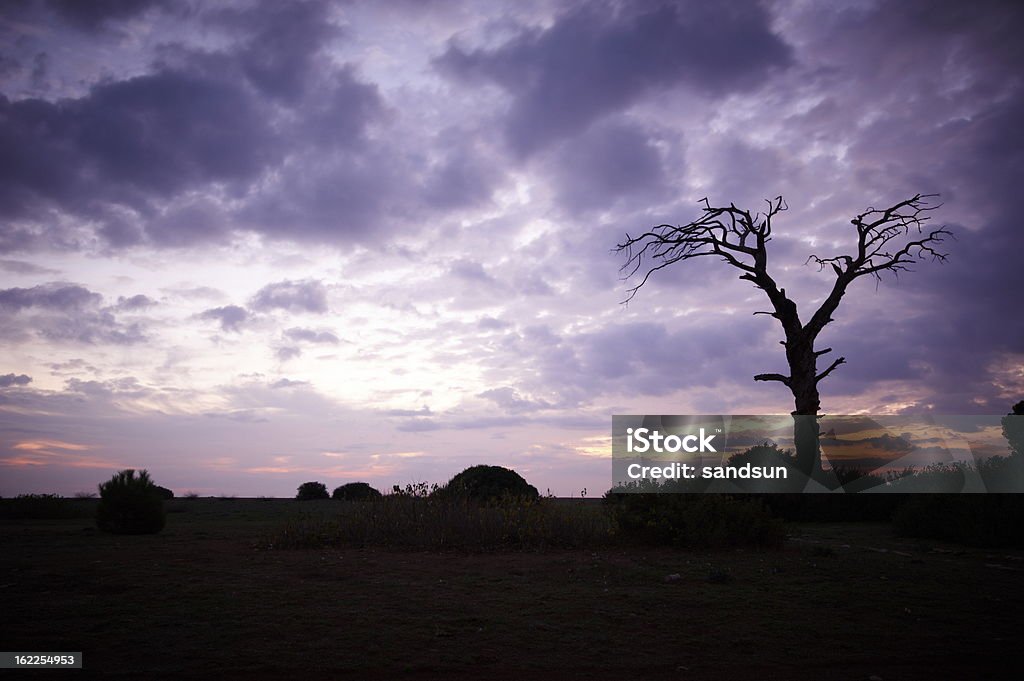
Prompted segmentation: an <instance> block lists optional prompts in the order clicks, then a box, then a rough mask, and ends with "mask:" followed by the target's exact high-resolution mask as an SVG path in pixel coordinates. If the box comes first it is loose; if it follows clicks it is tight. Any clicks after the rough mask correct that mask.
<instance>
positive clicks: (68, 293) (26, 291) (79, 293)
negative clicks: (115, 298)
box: [0, 283, 103, 312]
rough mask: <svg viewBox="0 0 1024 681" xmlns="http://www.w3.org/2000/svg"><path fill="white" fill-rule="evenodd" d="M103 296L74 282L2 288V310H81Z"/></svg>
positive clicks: (0, 296)
mask: <svg viewBox="0 0 1024 681" xmlns="http://www.w3.org/2000/svg"><path fill="white" fill-rule="evenodd" d="M102 300H103V296H101V295H100V294H98V293H94V292H92V291H90V290H89V289H87V288H85V287H83V286H77V285H74V284H60V283H51V284H42V285H39V286H33V287H32V288H9V289H3V290H0V310H8V311H13V312H17V311H20V310H24V309H28V308H33V307H34V308H42V309H46V310H58V311H69V310H81V309H83V308H87V307H90V306H95V305H98V304H99V303H100V302H101V301H102Z"/></svg>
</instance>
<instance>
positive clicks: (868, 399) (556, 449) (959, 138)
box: [0, 0, 1024, 496]
mask: <svg viewBox="0 0 1024 681" xmlns="http://www.w3.org/2000/svg"><path fill="white" fill-rule="evenodd" d="M1021 15H1022V12H1021V9H1020V7H1019V6H1014V5H1013V3H984V2H981V3H977V2H976V3H964V2H947V3H941V2H930V1H929V2H925V1H921V2H914V1H911V0H907V1H902V0H901V1H899V2H895V1H894V2H845V3H844V2H765V3H760V4H757V3H753V2H729V3H719V2H697V1H693V2H667V3H655V2H636V3H616V2H570V1H566V2H557V1H555V2H536V1H532V0H526V1H523V0H516V1H515V2H507V3H501V2H487V3H480V2H468V1H467V2H459V1H457V0H452V1H450V2H444V1H440V0H438V1H436V2H413V1H411V0H410V1H408V2H398V1H396V2H387V3H380V2H337V3H327V2H323V3H321V2H311V3H299V2H295V3H279V2H269V1H268V2H255V3H252V2H236V3H209V4H206V3H200V2H196V1H194V0H150V1H148V2H121V1H118V0H105V1H104V2H93V3H81V2H74V1H72V0H45V1H44V0H36V1H31V0H23V1H21V2H18V1H15V2H8V3H5V4H4V8H3V10H0V347H2V352H0V494H2V495H4V496H10V495H13V494H17V493H19V492H30V491H35V492H60V493H64V494H71V493H73V492H75V491H78V490H89V489H93V488H94V486H95V484H96V483H97V482H99V481H101V480H103V479H105V478H106V477H109V475H110V474H111V473H112V472H113V471H115V470H116V469H118V468H122V467H127V466H133V467H140V468H141V467H144V468H148V469H150V471H151V472H152V473H153V474H154V477H155V478H156V480H157V481H158V482H159V483H161V484H163V485H165V486H168V487H171V488H173V489H175V490H176V491H178V492H179V493H180V492H183V491H185V490H195V491H198V492H201V493H204V494H218V493H225V494H239V495H257V494H266V495H284V496H286V495H291V494H294V489H295V487H296V486H297V485H298V484H299V483H300V482H303V481H305V480H322V481H324V482H325V483H327V484H328V486H329V487H333V486H335V485H337V484H340V483H343V482H348V481H352V480H367V481H370V482H371V483H373V484H375V485H378V486H381V487H385V488H390V486H391V485H392V484H395V483H400V484H404V483H407V482H412V481H418V480H428V481H437V482H443V481H444V480H447V479H448V478H449V477H450V476H451V475H452V474H454V473H456V472H458V471H459V470H461V469H462V468H464V467H466V466H468V465H471V464H476V463H491V464H499V465H506V466H510V467H513V468H515V469H516V470H518V471H519V472H521V473H522V474H523V475H524V476H525V477H526V478H527V479H528V480H529V481H530V482H532V483H533V484H534V485H536V486H537V487H538V488H539V489H540V490H541V491H542V492H543V491H545V490H546V489H550V490H551V491H552V492H553V493H556V494H559V495H569V494H571V493H574V494H579V491H580V490H581V489H583V488H584V487H587V488H588V489H589V491H590V494H591V495H593V494H595V493H600V492H601V491H603V490H604V489H606V488H607V486H608V484H609V482H610V477H611V475H610V460H609V459H608V458H607V456H609V454H610V447H609V439H610V428H611V415H612V414H614V413H666V414H701V413H729V414H778V413H788V412H789V411H790V410H791V409H792V406H791V398H790V396H789V395H788V393H787V391H786V388H785V387H784V386H782V385H781V384H778V383H768V384H766V383H756V384H755V383H754V382H753V380H752V376H753V375H754V374H755V373H761V372H776V371H783V370H784V369H785V366H784V357H783V355H782V354H781V348H780V346H779V345H778V341H779V339H780V338H781V333H780V330H779V329H778V328H777V326H776V325H775V322H774V320H772V319H770V318H768V317H765V316H756V317H755V316H752V314H751V313H752V312H754V311H755V310H758V309H764V304H763V302H762V301H761V300H760V298H759V296H760V295H761V292H760V291H758V290H756V289H753V288H752V287H751V286H750V285H749V284H747V283H746V282H741V281H738V280H737V278H736V275H737V272H735V271H734V270H731V269H729V268H728V267H726V266H725V265H724V264H723V263H721V262H717V261H714V260H712V259H710V258H704V259H701V260H700V261H693V262H689V263H686V264H685V266H680V267H677V268H676V269H674V270H666V271H663V272H660V273H659V275H661V276H656V277H655V278H653V279H652V280H651V282H650V283H649V284H648V285H647V286H645V287H644V288H643V289H642V290H641V292H640V294H639V295H638V296H637V297H636V298H635V299H634V300H633V301H632V302H631V303H630V304H629V305H628V306H624V305H621V304H620V302H621V301H622V300H623V299H624V298H625V295H626V288H627V284H625V283H623V282H622V281H621V280H620V274H619V267H620V266H621V265H622V264H623V262H622V258H621V257H620V256H618V255H616V254H614V253H612V252H611V250H612V249H613V248H614V246H615V245H616V243H617V242H618V241H620V240H621V239H622V237H623V235H624V233H625V232H626V231H630V232H633V233H635V232H637V231H639V230H642V229H644V228H646V227H649V226H652V225H654V224H658V223H662V222H670V223H681V222H687V221H689V220H691V219H693V218H694V217H696V216H697V215H698V214H699V207H698V203H697V202H698V201H699V200H700V199H701V198H703V197H708V198H709V200H710V201H711V202H712V203H724V204H728V203H729V202H735V203H736V204H737V205H739V206H741V207H749V208H750V209H751V210H752V211H753V210H757V209H759V208H760V207H761V206H763V205H764V204H763V199H764V198H766V197H773V196H776V195H779V194H781V195H784V196H785V198H786V200H787V202H788V204H789V206H790V210H789V211H788V212H786V213H784V214H783V215H782V216H780V218H779V219H778V220H777V221H776V223H775V234H776V238H775V239H774V240H773V241H772V243H771V247H772V250H771V251H770V257H771V267H772V268H773V269H774V271H775V273H776V278H777V279H779V280H780V282H781V284H782V285H783V286H786V287H787V290H788V291H789V292H790V294H791V295H793V296H794V297H795V298H796V299H797V301H798V303H800V304H801V306H803V307H802V309H804V310H806V309H808V308H809V307H810V306H812V305H814V304H815V302H816V301H819V300H820V299H821V298H822V297H823V295H824V294H825V292H826V291H827V287H828V286H830V284H831V277H830V276H829V275H830V273H829V272H819V271H818V270H817V268H816V267H813V266H805V265H804V262H805V260H806V258H807V255H808V254H809V253H812V252H814V253H819V254H821V255H825V254H840V253H844V252H849V250H850V248H851V236H852V234H851V230H852V227H851V225H850V222H849V220H850V218H851V217H852V216H853V215H854V214H856V213H858V212H861V211H863V210H864V209H866V208H867V207H868V206H887V205H891V204H893V203H896V202H898V201H900V200H902V199H904V198H907V197H909V196H912V195H913V194H915V193H918V192H922V193H939V194H941V200H942V201H944V205H943V207H942V208H941V209H940V210H939V211H938V212H936V213H935V214H934V215H935V220H936V221H937V222H939V223H942V224H945V225H947V226H949V227H950V228H951V229H952V230H953V231H954V232H955V233H956V236H957V241H955V242H951V243H950V244H949V247H948V251H949V253H950V257H949V261H948V263H946V264H937V263H931V262H928V263H923V264H922V265H921V266H920V267H918V268H917V270H916V271H915V272H913V273H910V274H906V275H905V276H901V277H900V279H899V280H893V279H886V280H884V281H883V282H882V283H881V284H880V285H878V286H877V287H876V286H875V284H874V283H873V282H871V281H868V280H860V281H858V283H857V284H856V285H855V286H854V287H853V288H852V290H851V292H850V293H849V295H848V296H847V299H846V300H845V302H844V304H843V306H842V307H841V308H840V310H839V313H838V314H837V316H836V322H835V323H834V324H833V325H831V326H830V327H829V328H828V329H827V330H826V333H825V334H824V336H823V338H822V339H821V340H822V341H823V344H824V345H831V346H832V347H834V348H836V352H837V353H838V354H842V355H844V356H845V357H846V358H847V360H848V364H847V365H845V366H843V367H841V368H840V369H838V370H837V371H836V372H835V373H834V374H833V375H832V376H830V377H829V378H828V380H827V381H825V382H824V383H823V384H822V392H823V397H822V406H823V409H824V410H825V411H826V412H829V413H833V414H836V413H878V414H894V413H909V414H913V413H940V414H1002V413H1006V412H1007V411H1009V407H1010V405H1011V404H1012V403H1014V402H1016V401H1017V400H1019V399H1021V398H1022V397H1024V370H1022V359H1024V315H1021V314H1020V303H1019V299H1020V295H1021V292H1022V291H1024V274H1022V272H1024V268H1022V267H1021V256H1020V253H1021V246H1022V243H1021V242H1022V237H1021V234H1022V226H1021V222H1020V211H1019V205H1018V204H1019V195H1020V184H1021V180H1022V179H1024V165H1022V164H1024V133H1022V130H1024V128H1022V126H1021V125H1020V121H1022V120H1024V89H1022V82H1021V78H1022V74H1024V68H1022V67H1024V58H1022V57H1024V41H1021V40H1020V35H1021V32H1022V29H1024V22H1022V16H1021ZM936 226H938V225H936ZM805 314H808V313H807V312H805Z"/></svg>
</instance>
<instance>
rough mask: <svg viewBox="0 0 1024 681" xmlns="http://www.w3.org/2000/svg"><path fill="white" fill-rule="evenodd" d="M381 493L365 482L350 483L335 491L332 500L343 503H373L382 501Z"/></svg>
mask: <svg viewBox="0 0 1024 681" xmlns="http://www.w3.org/2000/svg"><path fill="white" fill-rule="evenodd" d="M381 496H382V495H381V493H380V492H379V491H378V490H376V489H374V488H373V487H370V485H369V484H368V483H365V482H350V483H348V484H345V485H341V486H340V487H336V488H335V489H334V493H333V494H331V498H332V499H339V500H341V501H372V500H373V499H380V498H381Z"/></svg>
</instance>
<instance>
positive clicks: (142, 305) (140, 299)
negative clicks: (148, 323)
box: [116, 293, 157, 310]
mask: <svg viewBox="0 0 1024 681" xmlns="http://www.w3.org/2000/svg"><path fill="white" fill-rule="evenodd" d="M156 304H157V303H156V301H155V300H153V299H152V298H150V297H149V296H144V295H142V294H141V293H140V294H138V295H134V296H129V297H127V298H126V297H124V296H118V298H117V306H116V307H117V309H118V310H145V309H147V308H150V307H153V306H154V305H156Z"/></svg>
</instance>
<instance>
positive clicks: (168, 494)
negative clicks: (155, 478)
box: [156, 485, 174, 501]
mask: <svg viewBox="0 0 1024 681" xmlns="http://www.w3.org/2000/svg"><path fill="white" fill-rule="evenodd" d="M156 493H157V494H158V495H160V498H161V499H163V500H164V501H170V500H171V499H173V498H174V492H172V491H171V490H169V489H167V488H166V487H161V486H160V485H156Z"/></svg>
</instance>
